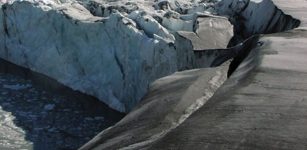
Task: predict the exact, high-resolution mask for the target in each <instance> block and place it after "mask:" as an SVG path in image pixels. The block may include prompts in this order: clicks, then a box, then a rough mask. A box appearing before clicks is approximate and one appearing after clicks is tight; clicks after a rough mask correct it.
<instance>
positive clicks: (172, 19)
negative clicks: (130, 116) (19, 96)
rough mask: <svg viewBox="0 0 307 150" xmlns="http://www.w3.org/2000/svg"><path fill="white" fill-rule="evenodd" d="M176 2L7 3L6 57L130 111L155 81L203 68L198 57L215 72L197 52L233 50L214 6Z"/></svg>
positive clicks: (0, 46) (1, 48) (2, 43)
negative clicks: (229, 46)
mask: <svg viewBox="0 0 307 150" xmlns="http://www.w3.org/2000/svg"><path fill="white" fill-rule="evenodd" d="M173 2H174V1H158V2H154V1H135V2H129V1H127V2H126V3H125V2H124V1H114V2H112V3H109V2H108V1H98V2H97V1H10V2H8V3H2V4H1V11H0V20H1V24H0V32H1V35H0V57H1V58H2V59H5V60H7V61H10V62H12V63H14V64H17V65H20V66H23V67H25V68H29V69H31V70H32V71H35V72H38V73H42V74H44V75H47V76H48V77H51V78H53V79H56V80H57V81H59V82H60V83H62V84H64V85H66V86H68V87H70V88H72V89H74V90H77V91H80V92H83V93H85V94H88V95H92V96H95V97H97V98H98V99H99V100H101V101H103V102H104V103H106V104H107V105H109V106H110V107H111V108H113V109H116V110H118V111H121V112H129V111H130V110H131V109H132V108H133V107H134V106H135V105H136V104H137V103H138V102H139V100H140V99H141V98H142V97H143V96H144V95H145V94H146V92H147V90H148V86H149V84H150V83H152V82H153V81H154V80H156V79H158V78H161V77H164V76H167V75H170V74H172V73H174V72H176V71H181V70H186V69H192V68H197V67H199V66H200V65H199V64H197V62H199V61H197V60H199V59H201V60H202V62H206V63H204V64H206V65H203V66H201V67H208V66H210V65H211V64H212V63H213V61H214V58H212V55H210V56H208V57H210V59H209V58H206V57H205V56H203V57H201V58H198V57H197V55H196V54H195V53H194V51H196V50H209V51H213V52H214V51H215V50H216V49H223V48H227V44H228V43H229V41H230V39H231V38H232V36H233V26H232V24H231V23H230V22H229V21H228V19H227V18H225V17H217V16H214V13H215V11H214V9H213V5H212V6H209V5H206V3H205V2H200V1H199V2H194V3H192V2H187V1H182V3H179V4H181V5H182V6H181V5H178V2H179V1H177V2H176V3H173ZM161 3H162V4H161ZM164 5H166V6H164ZM159 6H161V7H159ZM162 6H163V7H162ZM183 6H184V7H183ZM200 6H202V7H201V8H202V9H197V10H199V11H197V10H194V8H195V7H197V8H200ZM102 10H104V11H102ZM192 10H193V11H192ZM205 10H208V11H205ZM204 11H205V12H204ZM210 12H211V13H210ZM211 29H212V30H211ZM213 37H214V38H213ZM210 39H212V40H210ZM215 39H219V40H215ZM203 40H208V42H203ZM216 53H219V52H218V51H217V52H216Z"/></svg>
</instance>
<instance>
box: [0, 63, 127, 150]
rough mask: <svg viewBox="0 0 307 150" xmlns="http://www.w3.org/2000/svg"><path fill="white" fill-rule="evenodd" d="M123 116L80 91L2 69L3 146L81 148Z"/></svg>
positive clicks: (0, 143) (0, 112)
mask: <svg viewBox="0 0 307 150" xmlns="http://www.w3.org/2000/svg"><path fill="white" fill-rule="evenodd" d="M1 69H2V70H3V68H1ZM67 93H70V94H67ZM74 94H76V95H74ZM122 117H123V114H120V113H118V112H116V111H113V110H111V109H110V108H108V107H106V106H105V105H104V104H102V103H100V102H98V101H97V100H96V99H93V98H90V97H88V96H84V95H82V94H80V93H79V94H78V93H75V92H73V91H70V92H64V93H63V90H61V91H59V90H54V89H48V88H44V87H42V86H40V85H37V84H36V83H35V81H34V80H30V79H27V78H25V77H24V76H19V75H16V74H15V75H14V74H10V73H7V72H6V73H0V149H1V150H6V149H8V150H9V149H12V150H16V149H34V150H54V149H65V150H69V149H77V148H79V147H80V146H82V145H83V144H85V143H86V142H87V141H88V140H90V139H91V138H93V137H94V136H95V135H96V134H97V133H99V132H101V131H102V130H103V129H105V128H107V127H109V126H111V125H114V124H115V123H116V122H117V121H119V120H120V119H121V118H122Z"/></svg>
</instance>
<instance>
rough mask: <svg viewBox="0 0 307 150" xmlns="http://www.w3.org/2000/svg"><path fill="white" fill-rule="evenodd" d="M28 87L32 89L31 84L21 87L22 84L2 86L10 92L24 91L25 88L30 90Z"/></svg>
mask: <svg viewBox="0 0 307 150" xmlns="http://www.w3.org/2000/svg"><path fill="white" fill-rule="evenodd" d="M30 87H32V85H31V84H25V85H22V84H16V85H7V84H4V85H3V88H6V89H10V90H24V89H27V88H30Z"/></svg>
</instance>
